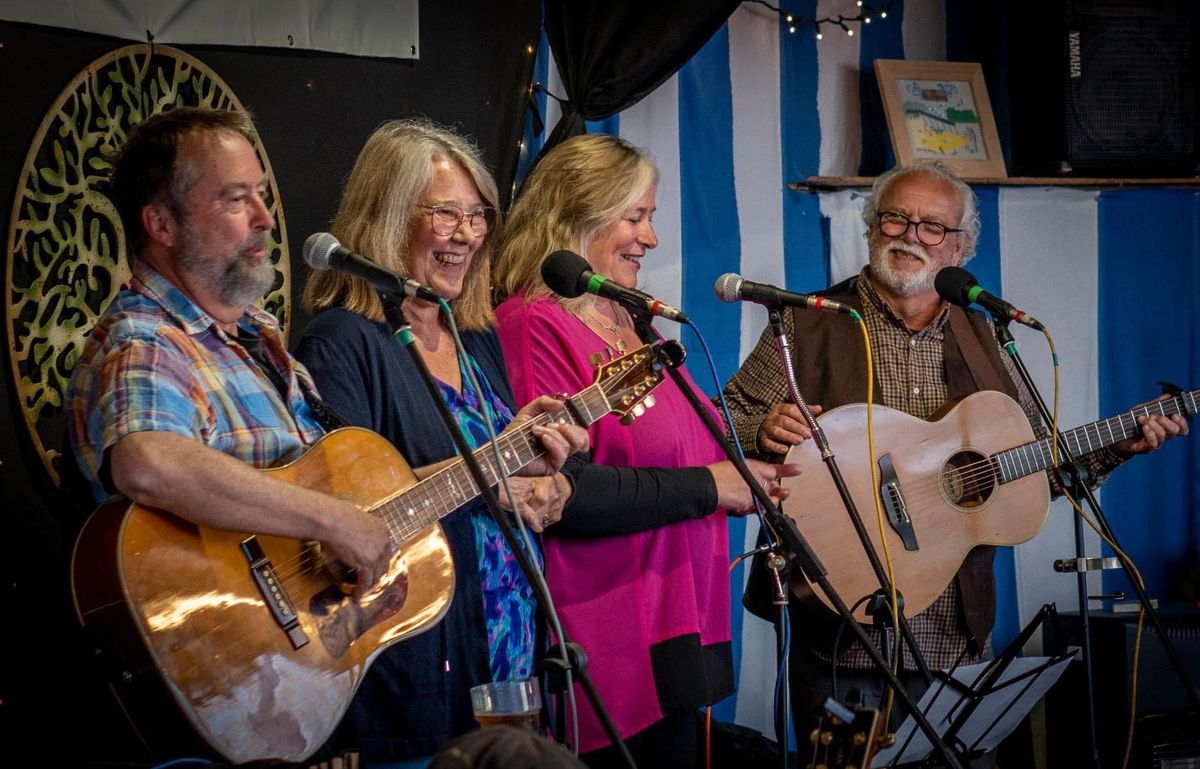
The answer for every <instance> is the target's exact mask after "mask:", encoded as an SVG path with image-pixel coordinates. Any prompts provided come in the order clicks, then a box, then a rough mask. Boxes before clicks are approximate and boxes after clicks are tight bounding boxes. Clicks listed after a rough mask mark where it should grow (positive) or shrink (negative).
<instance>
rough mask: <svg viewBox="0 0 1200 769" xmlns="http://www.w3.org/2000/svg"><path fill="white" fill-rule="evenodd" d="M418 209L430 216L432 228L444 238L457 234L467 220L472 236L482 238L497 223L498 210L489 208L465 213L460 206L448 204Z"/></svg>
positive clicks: (419, 206)
mask: <svg viewBox="0 0 1200 769" xmlns="http://www.w3.org/2000/svg"><path fill="white" fill-rule="evenodd" d="M417 208H420V209H422V210H423V211H425V212H427V213H428V214H429V222H430V226H432V227H433V231H434V232H436V233H437V234H438V235H441V236H442V237H446V236H447V235H453V234H454V233H455V232H457V231H458V228H459V227H461V226H462V223H463V219H466V220H467V226H468V227H470V229H471V233H472V234H474V235H476V236H477V237H482V236H483V235H486V234H487V231H488V230H489V229H491V227H492V225H493V224H494V223H495V221H496V209H494V208H491V207H488V206H485V207H483V208H480V209H478V210H475V211H464V210H462V209H461V208H459V207H458V206H452V205H448V204H443V205H440V206H427V205H421V204H418V205H417Z"/></svg>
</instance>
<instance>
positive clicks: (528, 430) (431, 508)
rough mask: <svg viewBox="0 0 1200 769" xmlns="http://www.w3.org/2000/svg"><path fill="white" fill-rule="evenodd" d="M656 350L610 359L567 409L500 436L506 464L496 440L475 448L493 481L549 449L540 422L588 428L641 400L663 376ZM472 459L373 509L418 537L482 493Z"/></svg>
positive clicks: (393, 528)
mask: <svg viewBox="0 0 1200 769" xmlns="http://www.w3.org/2000/svg"><path fill="white" fill-rule="evenodd" d="M654 361H655V352H654V350H653V349H652V348H651V347H649V346H647V347H643V348H640V349H638V350H634V351H633V352H630V353H629V354H627V355H626V356H624V357H623V358H622V359H619V360H618V361H614V362H612V363H610V364H608V365H607V366H606V367H605V368H604V369H603V370H602V373H601V378H600V380H599V381H597V382H596V383H595V384H593V385H591V386H590V387H588V388H587V389H585V390H582V391H581V392H579V393H578V394H576V395H575V396H573V397H570V398H567V399H566V401H565V406H566V407H565V408H564V409H562V410H561V411H559V412H558V413H556V414H553V415H551V414H546V413H543V414H538V415H537V416H536V417H534V418H533V419H530V420H529V421H528V422H527V423H525V424H522V425H521V427H520V428H517V429H514V430H512V431H511V432H508V433H505V434H503V435H501V436H499V437H498V438H497V439H496V446H497V447H498V449H499V454H500V460H501V462H502V464H501V465H497V463H496V458H495V452H493V450H492V444H491V443H487V444H484V445H483V446H481V447H479V448H478V449H476V450H475V451H474V452H472V456H473V457H474V458H475V461H476V462H478V463H479V466H480V469H481V470H482V471H483V476H484V478H485V479H486V480H487V482H488V485H489V486H495V485H496V484H498V483H500V480H501V479H502V478H506V477H508V476H510V475H512V474H513V473H515V472H517V471H518V470H520V469H521V468H522V467H525V466H526V465H528V464H529V463H530V462H533V461H534V460H535V459H537V458H538V457H540V456H542V455H543V454H544V453H546V452H545V449H543V448H542V444H541V443H540V442H539V441H538V439H537V438H536V437H535V436H534V435H533V427H534V426H535V425H549V424H552V423H561V424H578V425H580V426H581V427H588V426H589V425H591V424H593V423H594V422H596V421H597V420H599V419H600V418H601V417H603V416H605V415H607V414H609V413H611V412H613V411H622V410H624V408H625V407H629V406H632V405H633V404H635V403H636V402H637V401H640V400H641V398H642V397H644V395H645V394H646V393H648V392H649V391H650V390H651V389H653V387H654V386H655V385H656V384H657V383H658V382H659V381H661V379H662V375H661V373H660V372H659V371H658V370H657V368H656V367H655V363H654ZM479 493H480V492H479V489H477V488H476V486H475V482H474V479H473V478H472V477H471V472H470V470H468V468H467V463H466V462H465V461H464V460H462V459H459V460H458V461H456V462H453V463H452V464H450V465H448V466H447V467H444V468H442V469H441V470H439V471H438V472H436V473H434V474H433V475H431V476H429V477H428V478H426V479H425V480H423V481H421V482H420V483H417V484H416V485H414V486H412V487H410V488H408V489H406V490H404V491H402V492H400V493H399V494H397V495H396V496H395V497H393V498H392V499H390V500H388V501H386V502H384V503H383V504H381V505H379V506H378V507H377V508H376V509H375V510H373V511H372V512H374V513H375V514H376V515H378V516H379V517H381V518H382V519H383V521H384V523H386V524H387V526H388V531H389V532H390V533H391V537H392V541H393V542H396V543H397V544H399V543H403V542H404V541H405V540H407V539H409V538H410V537H412V536H414V535H415V534H417V533H418V532H420V531H422V530H424V529H425V528H427V527H428V526H430V525H432V524H434V523H436V522H437V521H439V520H441V519H442V518H444V517H445V516H447V515H449V514H450V513H452V512H454V511H455V510H457V509H458V508H460V507H462V506H463V505H465V504H467V503H468V502H470V501H471V500H473V499H475V498H476V497H477V496H479Z"/></svg>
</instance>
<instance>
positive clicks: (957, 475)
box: [903, 396, 1182, 506]
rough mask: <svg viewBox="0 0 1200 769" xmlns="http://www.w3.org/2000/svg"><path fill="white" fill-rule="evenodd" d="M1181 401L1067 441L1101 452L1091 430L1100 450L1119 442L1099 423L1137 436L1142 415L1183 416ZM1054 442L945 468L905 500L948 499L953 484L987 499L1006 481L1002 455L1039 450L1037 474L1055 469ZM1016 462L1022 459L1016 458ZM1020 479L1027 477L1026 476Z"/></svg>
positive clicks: (910, 488) (913, 487)
mask: <svg viewBox="0 0 1200 769" xmlns="http://www.w3.org/2000/svg"><path fill="white" fill-rule="evenodd" d="M1180 398H1181V396H1176V397H1173V398H1170V399H1168V400H1165V401H1157V402H1155V403H1153V404H1148V405H1146V406H1142V407H1141V408H1140V409H1133V410H1131V411H1128V412H1125V413H1123V414H1119V415H1117V416H1114V417H1111V418H1110V419H1106V420H1103V421H1102V422H1099V423H1093V424H1091V425H1085V426H1083V427H1078V428H1076V429H1074V430H1070V431H1068V432H1067V434H1066V436H1065V438H1066V442H1067V443H1068V444H1070V443H1071V442H1072V440H1074V443H1075V446H1076V447H1077V448H1076V453H1079V454H1083V453H1089V452H1090V451H1095V450H1097V449H1092V448H1090V447H1091V445H1092V441H1091V438H1090V437H1086V436H1087V435H1088V433H1089V431H1091V432H1092V433H1093V434H1094V435H1095V436H1096V438H1097V440H1098V442H1099V446H1098V447H1097V448H1104V447H1105V446H1107V445H1112V443H1114V442H1115V441H1109V442H1107V443H1106V442H1105V441H1104V439H1103V438H1101V436H1100V427H1099V426H1098V425H1099V424H1105V425H1109V424H1111V423H1114V420H1115V423H1116V424H1119V425H1120V427H1121V432H1122V433H1125V432H1127V431H1132V432H1133V433H1134V434H1136V430H1137V426H1138V425H1137V418H1138V417H1139V416H1150V415H1151V414H1152V413H1159V414H1161V415H1163V416H1171V415H1174V414H1179V413H1182V411H1181V408H1180V407H1181V403H1180ZM1108 432H1109V435H1110V436H1113V431H1112V429H1111V427H1108ZM1080 435H1083V436H1085V438H1084V439H1083V440H1081V439H1080V438H1079V436H1080ZM1084 440H1086V441H1087V446H1088V449H1087V450H1086V451H1085V450H1084V445H1083V443H1084ZM1050 441H1051V438H1049V437H1046V438H1042V439H1040V440H1037V441H1031V442H1030V443H1029V444H1026V445H1025V446H1021V447H1016V448H1014V449H1008V450H1006V451H1001V452H997V453H995V454H992V455H990V456H987V457H984V458H983V459H981V460H978V461H975V462H970V463H967V464H964V465H961V466H959V467H956V468H943V469H942V470H941V471H940V472H938V473H937V474H936V476H935V477H934V478H922V479H919V480H914V481H911V482H909V483H906V484H904V485H903V496H904V499H905V501H906V502H907V503H909V505H910V506H911V504H912V503H914V502H924V501H929V500H930V499H938V498H943V499H944V498H945V494H944V493H943V489H945V487H946V484H947V483H952V484H955V485H957V486H958V487H960V488H961V489H962V493H961V496H971V495H976V496H987V492H989V491H990V490H994V489H995V488H996V487H997V486H1000V485H1002V484H1003V483H1004V481H1002V479H1001V468H1000V460H999V457H1000V456H1001V455H1004V454H1007V453H1008V452H1010V451H1014V450H1016V449H1023V450H1026V451H1035V453H1036V458H1037V459H1038V460H1039V461H1040V462H1042V463H1044V467H1041V468H1037V470H1035V471H1033V472H1038V471H1041V470H1044V469H1047V468H1049V467H1053V466H1054V465H1053V464H1052V463H1051V461H1050V449H1049V448H1048V446H1049V445H1050ZM1014 461H1018V460H1015V459H1014ZM1019 461H1021V462H1022V463H1023V464H1028V462H1029V459H1028V458H1024V459H1022V460H1019ZM1028 474H1032V473H1027V474H1026V475H1028ZM1019 477H1025V475H1022V476H1019ZM1009 480H1010V481H1012V480H1018V478H1012V479H1009ZM952 504H953V503H952Z"/></svg>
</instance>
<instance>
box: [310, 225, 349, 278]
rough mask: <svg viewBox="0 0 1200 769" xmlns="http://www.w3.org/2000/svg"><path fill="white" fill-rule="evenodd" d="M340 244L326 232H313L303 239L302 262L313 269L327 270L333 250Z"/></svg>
mask: <svg viewBox="0 0 1200 769" xmlns="http://www.w3.org/2000/svg"><path fill="white" fill-rule="evenodd" d="M340 245H342V244H341V243H339V242H338V239H337V238H335V237H333V236H332V235H330V234H329V233H328V232H314V233H313V234H312V235H309V236H308V240H306V241H304V263H305V264H307V265H308V266H309V267H312V268H313V269H314V270H328V269H329V267H330V264H331V262H332V261H333V250H334V249H335V248H337V247H338V246H340Z"/></svg>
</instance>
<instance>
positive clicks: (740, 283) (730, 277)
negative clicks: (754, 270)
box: [713, 272, 854, 315]
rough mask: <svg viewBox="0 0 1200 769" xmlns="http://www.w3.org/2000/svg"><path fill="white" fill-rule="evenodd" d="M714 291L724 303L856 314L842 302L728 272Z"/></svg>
mask: <svg viewBox="0 0 1200 769" xmlns="http://www.w3.org/2000/svg"><path fill="white" fill-rule="evenodd" d="M713 289H715V290H716V292H717V298H718V299H720V300H721V301H722V302H754V303H755V304H762V305H766V306H767V307H807V308H808V309H810V310H824V311H825V312H841V313H845V314H846V315H853V314H854V309H853V308H852V307H850V306H848V305H845V304H842V303H841V302H834V301H832V300H830V299H825V298H823V297H820V296H812V295H811V294H801V293H797V292H795V291H785V290H783V289H782V288H776V287H775V286H769V285H767V284H766V283H755V282H753V281H750V280H746V279H744V278H743V277H742V276H741V275H736V274H734V273H732V272H727V273H725V274H724V275H722V276H721V277H719V278H717V282H716V284H715V285H714V286H713Z"/></svg>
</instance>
